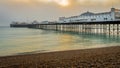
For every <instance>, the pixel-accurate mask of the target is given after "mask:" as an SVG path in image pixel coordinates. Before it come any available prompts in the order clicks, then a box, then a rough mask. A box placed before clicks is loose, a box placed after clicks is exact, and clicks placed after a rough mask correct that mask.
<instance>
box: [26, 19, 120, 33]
mask: <svg viewBox="0 0 120 68" xmlns="http://www.w3.org/2000/svg"><path fill="white" fill-rule="evenodd" d="M28 27H29V28H35V29H44V30H55V31H70V32H79V33H88V34H93V33H95V34H107V35H120V21H106V22H82V23H81V22H77V23H76V22H73V23H50V24H30V25H29V26H28Z"/></svg>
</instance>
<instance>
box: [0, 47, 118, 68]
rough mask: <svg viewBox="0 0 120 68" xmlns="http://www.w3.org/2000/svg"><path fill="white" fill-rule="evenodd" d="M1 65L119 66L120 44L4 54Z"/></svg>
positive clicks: (54, 67) (21, 66)
mask: <svg viewBox="0 0 120 68" xmlns="http://www.w3.org/2000/svg"><path fill="white" fill-rule="evenodd" d="M2 67H4V68H14V67H17V68H26V67H27V68H30V67H31V68H35V67H38V68H43V67H46V68H47V67H50V68H56V67H65V68H66V67H67V68H68V67H69V68H71V67H74V68H77V67H88V68H89V67H120V46H112V47H103V48H93V49H81V50H69V51H57V52H46V53H36V54H25V55H13V56H5V57H0V68H2Z"/></svg>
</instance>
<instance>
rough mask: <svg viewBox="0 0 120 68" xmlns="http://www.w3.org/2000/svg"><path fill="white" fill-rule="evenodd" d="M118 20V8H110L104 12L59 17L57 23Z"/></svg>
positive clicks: (119, 16) (119, 14)
mask: <svg viewBox="0 0 120 68" xmlns="http://www.w3.org/2000/svg"><path fill="white" fill-rule="evenodd" d="M118 20H120V9H115V8H111V11H109V12H104V13H92V12H85V13H83V14H81V15H78V16H71V17H60V18H59V23H70V22H100V21H101V22H103V21H118Z"/></svg>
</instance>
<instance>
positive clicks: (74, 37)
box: [0, 28, 120, 56]
mask: <svg viewBox="0 0 120 68" xmlns="http://www.w3.org/2000/svg"><path fill="white" fill-rule="evenodd" d="M119 44H120V37H119V36H112V35H111V36H109V35H100V34H85V33H84V34H82V33H73V32H60V31H49V30H39V29H38V30H37V29H27V28H0V56H4V55H12V54H24V53H27V54H28V53H39V52H50V51H63V50H74V49H88V48H98V47H108V46H119Z"/></svg>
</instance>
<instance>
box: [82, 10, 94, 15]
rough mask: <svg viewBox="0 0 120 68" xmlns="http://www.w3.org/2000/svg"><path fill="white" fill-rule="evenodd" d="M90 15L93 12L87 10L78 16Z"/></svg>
mask: <svg viewBox="0 0 120 68" xmlns="http://www.w3.org/2000/svg"><path fill="white" fill-rule="evenodd" d="M90 15H94V13H92V12H88V11H87V12H85V13H83V14H81V15H80V16H90Z"/></svg>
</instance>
